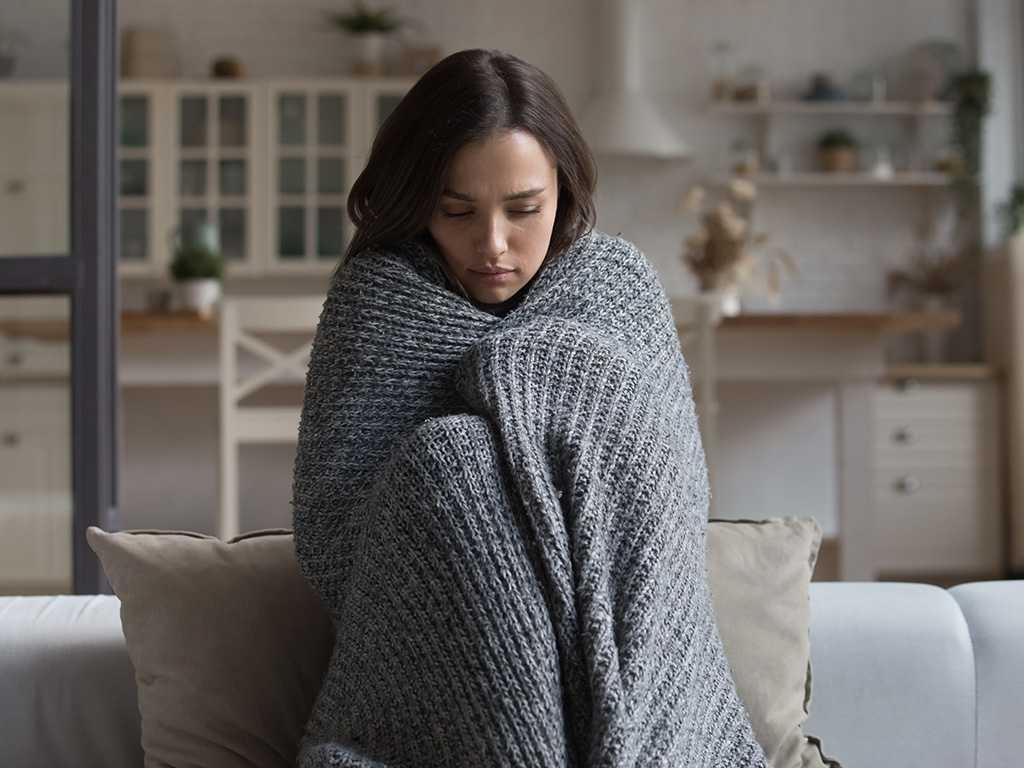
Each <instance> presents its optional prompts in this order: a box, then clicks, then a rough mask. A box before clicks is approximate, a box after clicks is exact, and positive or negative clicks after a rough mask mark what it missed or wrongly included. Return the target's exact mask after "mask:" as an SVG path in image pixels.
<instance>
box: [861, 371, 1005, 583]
mask: <svg viewBox="0 0 1024 768" xmlns="http://www.w3.org/2000/svg"><path fill="white" fill-rule="evenodd" d="M941 371H942V372H941V373H939V372H938V371H937V372H935V373H930V372H929V371H928V370H927V369H926V368H922V369H921V370H920V371H916V372H915V373H916V374H917V375H913V376H911V375H900V376H896V377H893V378H891V379H890V380H887V381H886V382H884V383H883V384H882V385H880V386H879V387H878V389H877V391H876V396H875V450H874V456H875V466H874V470H875V486H876V487H875V516H876V517H875V526H874V527H875V560H876V563H877V567H878V570H879V572H880V573H882V574H884V575H891V576H894V577H898V576H900V575H903V576H912V575H915V574H921V575H924V574H928V575H956V574H960V573H962V574H971V575H987V574H991V575H996V574H999V573H1001V572H1002V568H1003V555H1002V526H1003V521H1002V517H1003V492H1002V485H1001V483H1002V478H1001V458H1000V424H1001V422H1000V419H999V396H998V395H999V393H998V387H997V382H996V379H995V377H994V376H992V375H991V374H990V373H986V372H985V371H983V370H979V368H978V367H977V366H971V367H970V368H965V369H964V370H963V371H962V372H961V373H960V374H959V375H958V374H957V371H956V370H955V369H954V370H950V367H949V366H945V367H943V368H942V369H941ZM969 372H970V375H968V373H969ZM904 373H906V372H904Z"/></svg>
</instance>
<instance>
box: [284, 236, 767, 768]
mask: <svg viewBox="0 0 1024 768" xmlns="http://www.w3.org/2000/svg"><path fill="white" fill-rule="evenodd" d="M707 503H708V486H707V473H706V470H705V464H704V456H703V451H702V448H701V444H700V438H699V434H698V431H697V422H696V416H695V413H694V405H693V398H692V396H691V392H690V386H689V381H688V378H687V372H686V367H685V364H684V362H683V358H682V355H681V353H680V350H679V343H678V337H677V335H676V331H675V326H674V323H673V320H672V316H671V312H670V310H669V306H668V301H667V300H666V298H665V295H664V291H663V290H662V288H661V286H660V284H659V282H658V280H657V277H656V275H655V273H654V270H653V269H652V268H651V267H650V265H649V264H648V263H647V261H646V260H645V259H644V257H643V255H642V254H641V253H640V252H639V251H638V250H637V249H636V248H635V247H633V246H632V245H630V244H629V243H626V242H625V241H623V240H620V239H618V238H613V237H609V236H606V235H602V234H599V233H591V234H589V235H587V236H585V237H583V238H582V239H580V240H579V241H578V242H577V243H576V244H575V245H573V246H572V247H571V248H570V249H569V250H568V251H567V252H565V253H564V254H562V255H560V256H559V257H558V258H557V259H555V260H554V261H552V263H550V264H549V265H547V266H546V267H545V268H544V270H543V271H542V272H541V273H540V275H539V276H538V277H537V279H536V280H535V281H534V284H533V285H532V287H531V289H530V291H529V293H528V295H527V296H526V298H525V300H524V301H523V302H522V303H521V304H520V306H519V307H518V308H516V309H515V310H513V311H512V312H511V313H509V314H508V315H507V316H505V317H503V318H499V317H495V316H493V315H491V314H489V313H487V312H484V311H482V310H480V309H478V308H476V307H474V306H473V305H472V304H471V303H470V302H468V301H467V300H465V299H464V298H462V297H460V296H459V295H457V294H456V293H454V292H453V291H451V290H450V289H449V288H447V287H446V284H445V281H444V277H443V275H442V273H441V271H440V269H439V267H438V265H437V263H436V261H435V260H434V258H433V257H432V256H431V255H430V253H428V252H427V251H426V250H424V249H421V248H418V247H414V248H411V249H409V250H408V252H404V253H385V252H373V253H366V254H362V255H359V256H357V257H355V258H353V259H350V260H349V261H348V262H346V263H345V264H344V265H343V267H342V269H341V270H340V271H339V273H338V274H337V275H336V276H335V279H334V281H333V283H332V287H331V290H330V292H329V296H328V299H327V302H326V303H325V306H324V312H323V315H322V317H321V321H320V326H319V329H318V332H317V337H316V340H315V342H314V347H313V355H312V360H311V363H310V368H309V376H308V382H307V392H306V401H305V406H304V409H303V417H302V422H301V427H300V437H299V452H298V457H297V461H296V475H295V488H294V504H295V507H294V524H295V540H296V550H297V555H298V558H299V561H300V564H301V566H302V569H303V572H304V573H305V575H306V577H307V579H308V580H309V581H310V583H311V584H312V585H313V586H314V587H315V588H316V590H317V591H318V592H319V593H320V595H321V596H322V597H323V599H324V600H325V602H326V603H327V605H328V607H329V609H330V611H331V615H332V619H333V621H334V625H335V628H336V631H337V644H336V647H335V650H334V655H333V657H332V660H331V663H330V665H329V669H328V673H327V676H326V679H325V681H324V685H323V689H322V691H321V693H320V695H319V697H318V699H317V702H316V704H315V706H314V709H313V713H312V716H311V719H310V722H309V725H308V726H307V731H306V735H305V738H304V741H303V746H302V750H301V754H300V757H299V764H300V766H303V768H309V767H312V766H327V765H331V766H339V765H340V766H362V767H369V766H388V767H389V768H397V767H398V766H417V767H418V768H428V767H431V766H448V767H458V768H463V767H465V768H468V767H469V766H545V767H547V766H581V767H583V766H588V767H590V766H594V767H596V766H655V765H659V766H676V767H681V766H687V767H688V768H698V767H699V766H723V767H724V766H729V767H730V768H739V767H740V766H767V762H766V760H765V758H764V755H763V753H762V751H761V749H760V747H759V746H758V744H757V742H756V740H755V738H754V735H753V732H752V730H751V728H750V725H749V723H748V720H747V717H746V713H745V711H744V710H743V707H742V704H741V703H740V701H739V699H738V697H737V695H736V691H735V687H734V685H733V682H732V678H731V676H730V673H729V668H728V665H727V663H726V660H725V657H724V655H723V652H722V646H721V641H720V639H719V636H718V631H717V628H716V626H715V622H714V616H713V613H712V604H711V597H710V594H709V592H708V587H707V580H706V572H705V532H706V521H705V518H706V512H707Z"/></svg>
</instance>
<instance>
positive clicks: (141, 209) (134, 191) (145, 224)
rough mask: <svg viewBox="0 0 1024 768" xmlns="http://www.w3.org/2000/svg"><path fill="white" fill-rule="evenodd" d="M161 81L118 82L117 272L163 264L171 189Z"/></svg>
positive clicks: (166, 95)
mask: <svg viewBox="0 0 1024 768" xmlns="http://www.w3.org/2000/svg"><path fill="white" fill-rule="evenodd" d="M168 89H169V86H168V84H167V83H157V82H145V81H142V82H122V83H121V84H120V85H119V87H118V132H117V162H118V172H119V182H118V185H119V186H118V198H117V201H118V202H117V207H118V223H119V225H120V232H121V236H120V252H119V254H118V271H119V272H120V273H121V274H123V275H124V274H127V275H132V274H136V275H144V274H153V273H154V272H156V271H158V270H159V271H162V270H164V269H166V266H167V259H168V253H167V251H168V247H167V232H168V230H169V229H170V227H171V223H170V222H171V220H172V218H173V217H172V205H173V202H172V190H171V189H170V187H169V185H168V184H167V178H168V169H169V168H170V163H171V159H170V152H171V140H170V131H169V128H168V126H169V123H170V119H171V115H170V113H171V106H170V105H171V102H170V94H169V90H168Z"/></svg>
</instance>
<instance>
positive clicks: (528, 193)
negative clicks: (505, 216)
mask: <svg viewBox="0 0 1024 768" xmlns="http://www.w3.org/2000/svg"><path fill="white" fill-rule="evenodd" d="M545 189H547V187H534V188H533V189H524V190H523V191H522V192H516V193H514V194H511V195H509V196H508V197H506V198H505V200H524V199H526V198H528V197H536V196H537V195H539V194H541V193H542V192H543V191H544V190H545ZM441 196H442V197H452V198H455V199H456V200H462V201H463V202H466V203H475V202H476V200H474V199H473V198H472V197H470V196H469V195H464V194H462V193H461V192H456V191H455V190H453V189H448V188H447V187H445V188H444V189H443V190H441Z"/></svg>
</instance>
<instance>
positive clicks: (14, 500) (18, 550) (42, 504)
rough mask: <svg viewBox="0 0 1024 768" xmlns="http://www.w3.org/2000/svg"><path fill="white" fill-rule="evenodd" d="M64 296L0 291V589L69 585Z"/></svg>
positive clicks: (22, 591)
mask: <svg viewBox="0 0 1024 768" xmlns="http://www.w3.org/2000/svg"><path fill="white" fill-rule="evenodd" d="M69 307H70V302H69V301H68V299H67V297H63V296H61V297H54V296H47V297H37V296H0V594H2V595H31V594H42V595H47V594H59V593H66V592H70V591H71V557H72V555H71V397H70V382H69V371H70V358H71V349H70V344H69V342H68V339H69V336H70V334H69V332H68V316H69Z"/></svg>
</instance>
